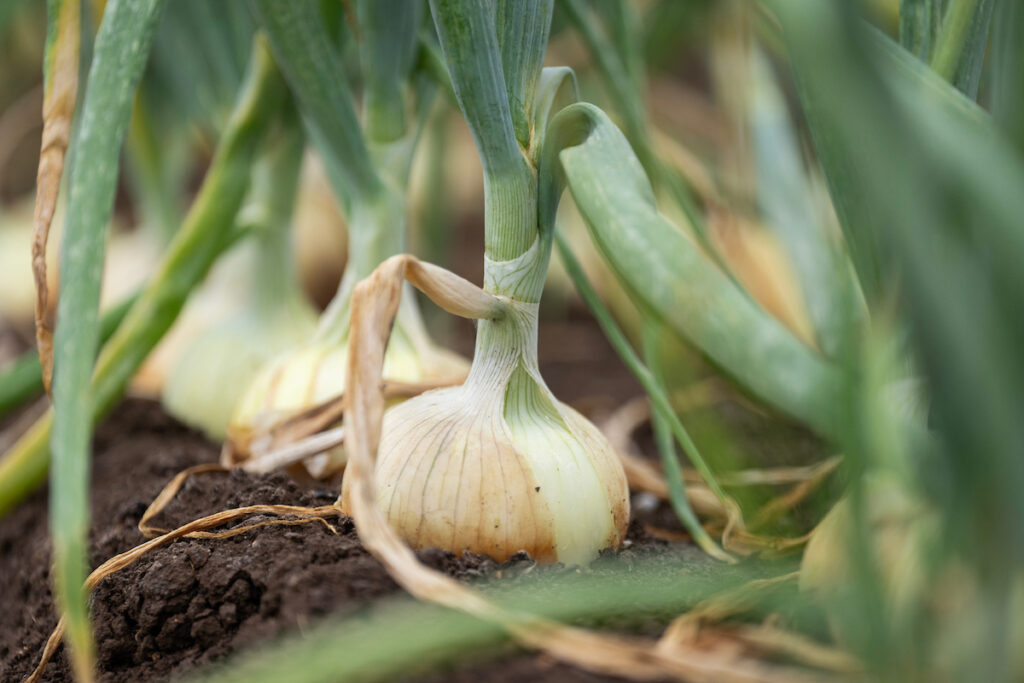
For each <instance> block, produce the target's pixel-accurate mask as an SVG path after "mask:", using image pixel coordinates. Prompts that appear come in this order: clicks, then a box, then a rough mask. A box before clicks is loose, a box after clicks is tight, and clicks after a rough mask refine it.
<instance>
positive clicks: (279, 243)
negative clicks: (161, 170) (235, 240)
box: [240, 116, 305, 313]
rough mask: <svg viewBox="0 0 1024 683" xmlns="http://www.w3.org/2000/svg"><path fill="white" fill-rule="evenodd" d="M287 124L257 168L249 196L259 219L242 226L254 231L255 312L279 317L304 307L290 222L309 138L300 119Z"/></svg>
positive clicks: (252, 216) (255, 217)
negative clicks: (288, 311)
mask: <svg viewBox="0 0 1024 683" xmlns="http://www.w3.org/2000/svg"><path fill="white" fill-rule="evenodd" d="M289 124H290V125H289V127H288V128H287V129H286V130H285V131H283V132H282V137H281V139H280V140H277V141H275V148H274V149H272V150H271V151H270V152H269V153H268V154H267V155H266V156H265V158H261V159H260V163H258V164H257V165H256V167H255V168H254V169H253V179H252V189H251V191H250V193H249V194H250V196H251V197H253V198H254V199H255V202H254V205H253V206H254V207H258V208H257V211H258V214H257V215H251V214H250V215H248V216H246V218H248V219H249V220H248V221H245V222H243V224H242V225H241V226H240V227H243V228H244V227H247V226H246V225H245V223H248V224H249V225H250V226H251V228H250V229H251V230H253V232H254V234H253V241H254V243H255V244H254V246H255V249H256V258H255V261H254V266H253V276H252V277H253V282H252V289H253V295H254V297H255V304H256V309H257V310H260V311H267V312H275V313H276V312H279V311H281V310H292V309H293V308H297V307H300V306H303V305H304V301H303V298H302V292H301V290H300V288H299V285H298V276H297V274H296V270H295V263H294V259H293V258H292V230H291V219H292V212H293V209H294V208H295V196H296V191H297V190H298V184H299V171H300V167H301V164H302V152H303V149H304V148H305V139H304V138H303V136H302V133H301V130H300V129H299V126H298V120H297V117H294V116H292V117H290V120H289ZM247 208H248V207H247ZM246 214H249V212H248V211H246V209H243V210H242V214H241V215H246ZM282 297H284V298H285V301H284V302H282ZM282 303H284V306H282Z"/></svg>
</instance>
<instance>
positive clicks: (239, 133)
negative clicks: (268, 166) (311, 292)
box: [0, 41, 285, 515]
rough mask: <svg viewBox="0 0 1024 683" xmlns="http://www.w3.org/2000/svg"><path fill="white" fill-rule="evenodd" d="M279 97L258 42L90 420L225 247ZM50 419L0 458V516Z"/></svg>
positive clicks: (42, 444)
mask: <svg viewBox="0 0 1024 683" xmlns="http://www.w3.org/2000/svg"><path fill="white" fill-rule="evenodd" d="M284 95H285V92H284V83H283V82H282V81H281V78H280V75H279V73H278V72H277V69H276V68H275V67H274V64H273V61H272V59H271V58H270V55H269V53H268V52H267V50H266V48H265V47H264V45H263V43H262V42H260V41H257V42H256V45H255V47H254V50H253V58H252V64H251V66H250V74H249V77H248V80H247V82H246V85H245V87H244V88H243V90H242V92H241V93H240V95H239V98H238V101H237V104H236V107H235V111H234V113H233V114H232V116H231V119H230V121H229V123H228V125H227V127H226V129H225V131H224V135H223V137H222V138H221V141H220V145H219V146H218V149H217V153H216V154H215V155H214V158H213V162H212V163H211V165H210V169H209V170H208V171H207V174H206V178H205V179H204V180H203V185H202V188H200V191H199V194H198V196H197V197H196V200H195V202H194V203H193V204H192V207H191V209H190V210H189V212H188V215H187V216H186V218H185V222H184V223H183V225H182V227H181V229H180V230H179V231H178V233H177V234H176V236H175V238H174V240H173V241H172V242H171V244H170V245H169V246H168V248H167V252H166V254H165V256H164V259H163V261H162V262H161V264H160V266H159V268H158V270H157V273H156V275H155V276H154V277H153V279H152V280H151V281H150V282H149V283H148V284H147V285H146V287H145V288H144V290H143V291H142V293H141V294H140V295H139V299H138V300H137V301H136V302H135V304H134V305H133V306H132V308H131V310H130V311H129V312H128V314H127V315H126V317H125V319H124V321H123V322H122V323H121V325H120V326H119V327H118V329H117V332H116V333H115V334H114V335H113V336H112V337H111V339H110V341H109V342H108V343H107V344H106V345H105V346H104V347H103V351H102V352H101V353H100V356H99V359H98V360H97V362H96V370H95V373H94V374H93V376H92V386H91V411H92V420H93V421H95V420H98V419H100V418H101V417H103V416H104V415H105V414H106V413H107V412H108V411H109V410H110V408H112V407H113V405H114V404H115V403H116V402H117V400H118V399H119V398H120V396H121V394H122V393H123V391H124V388H125V387H126V386H127V384H128V382H129V381H130V380H131V378H132V376H133V375H134V374H135V371H136V370H137V369H138V368H139V366H140V365H141V364H142V362H143V361H144V360H145V358H146V356H147V355H148V354H149V352H150V351H152V349H153V347H155V346H156V344H157V343H158V342H159V341H160V339H161V338H162V337H163V335H164V333H166V332H167V330H168V329H169V328H170V327H171V325H172V324H173V323H174V321H175V320H176V319H177V316H178V314H179V313H180V312H181V309H182V307H183V306H184V304H185V300H186V299H187V297H188V294H189V292H191V290H192V289H193V288H194V287H195V286H196V285H197V284H198V283H199V282H201V281H202V279H203V278H204V277H205V276H206V273H207V272H208V271H209V269H210V266H211V265H212V264H213V263H214V261H215V260H216V259H217V257H218V256H219V255H220V254H221V253H222V252H223V251H224V250H225V249H226V248H227V247H228V246H230V245H231V243H232V241H233V239H234V237H235V231H234V220H235V216H236V214H237V213H238V209H239V207H240V206H241V204H242V200H243V199H244V197H245V193H246V191H247V189H248V187H249V168H250V166H251V164H252V160H253V158H254V156H255V153H256V150H257V148H258V146H259V143H260V141H261V139H262V137H263V133H264V131H265V130H266V128H267V126H268V124H269V123H270V121H271V119H272V117H273V116H274V115H275V114H276V113H277V111H278V109H279V107H280V105H281V102H282V101H283V98H284ZM52 420H53V415H52V413H51V412H48V413H46V415H44V416H43V417H41V418H40V419H39V421H38V422H37V423H36V424H35V425H34V426H33V427H32V429H31V430H29V432H28V433H26V434H25V435H24V436H23V437H22V438H21V439H19V441H18V442H17V443H16V444H15V445H14V446H13V447H12V448H11V450H10V451H9V452H8V453H6V454H5V455H4V458H3V460H0V515H3V514H6V513H7V511H9V510H10V509H11V508H12V507H14V506H15V505H17V503H18V502H19V501H21V500H22V499H23V498H24V497H25V496H26V495H28V494H29V493H31V492H32V491H33V490H34V489H35V488H36V487H38V486H39V484H41V483H42V481H43V479H44V477H45V474H46V468H47V456H48V452H47V440H48V438H49V431H50V427H51V424H52Z"/></svg>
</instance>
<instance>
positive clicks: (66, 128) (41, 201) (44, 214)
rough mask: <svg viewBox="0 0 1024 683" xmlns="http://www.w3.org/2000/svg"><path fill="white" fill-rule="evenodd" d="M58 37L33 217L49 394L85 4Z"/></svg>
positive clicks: (65, 12) (66, 17)
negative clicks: (64, 184)
mask: <svg viewBox="0 0 1024 683" xmlns="http://www.w3.org/2000/svg"><path fill="white" fill-rule="evenodd" d="M58 12H59V14H58V16H57V20H56V25H57V27H56V37H55V39H54V41H53V44H52V45H51V46H48V49H51V50H52V53H51V54H50V55H49V62H48V64H49V70H50V72H49V73H48V74H46V90H45V92H44V93H43V137H42V144H41V145H40V150H39V170H38V172H37V173H36V205H35V211H34V213H33V215H32V276H33V277H34V278H35V281H36V306H35V321H36V346H37V347H38V349H39V362H40V364H41V365H42V373H43V386H44V387H45V388H46V392H47V393H49V392H50V380H51V378H52V377H53V321H52V313H51V311H50V308H49V306H48V302H49V300H50V293H49V287H48V285H47V282H46V243H47V241H48V239H49V236H50V224H51V223H52V222H53V214H54V212H55V211H56V210H57V195H58V194H59V192H60V179H61V175H62V174H63V172H64V157H65V153H66V152H67V149H68V143H69V142H70V140H71V117H72V116H73V114H74V111H75V98H76V97H77V94H78V52H79V42H80V31H81V22H82V17H81V3H78V2H62V3H60V9H59V10H58Z"/></svg>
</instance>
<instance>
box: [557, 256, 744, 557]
mask: <svg viewBox="0 0 1024 683" xmlns="http://www.w3.org/2000/svg"><path fill="white" fill-rule="evenodd" d="M563 244H564V242H563V241H560V242H559V253H564V252H567V251H568V248H566V247H563ZM575 265H576V267H577V268H579V264H575ZM579 273H580V275H581V276H582V278H584V279H585V278H586V275H584V274H583V273H582V271H579ZM577 279H578V278H576V277H574V278H573V282H574V283H576V282H577ZM586 286H587V287H590V283H589V282H587V283H586ZM576 288H577V290H579V284H577V285H576ZM598 305H602V304H600V299H598ZM593 310H594V309H593V306H591V311H593ZM620 334H621V332H620ZM661 334H662V330H661V328H660V327H659V326H658V325H656V324H654V323H648V324H646V325H644V332H643V336H644V340H643V345H644V360H645V361H647V368H648V369H649V371H650V375H651V378H652V379H653V381H654V383H655V385H656V386H657V388H658V390H659V391H660V392H661V393H662V394H664V395H665V396H668V393H667V392H666V390H665V377H664V375H663V374H662V371H661V366H660V363H659V361H658V345H659V342H658V340H659V338H660V336H661ZM605 335H606V336H608V334H607V332H606V333H605ZM680 424H682V423H680ZM651 428H652V429H653V430H654V443H655V445H656V446H657V447H658V455H659V457H660V458H661V465H662V468H663V470H664V472H665V483H666V484H667V485H668V493H669V500H670V501H671V503H672V509H673V510H674V511H675V513H676V517H678V518H679V521H680V522H682V523H683V527H684V528H685V529H686V530H687V531H689V532H690V536H691V537H692V538H693V540H694V542H695V543H696V544H697V545H698V546H700V547H701V548H702V549H703V550H704V552H706V553H707V554H708V555H711V556H712V557H714V558H715V559H717V560H723V561H726V562H728V561H732V560H733V558H732V557H730V556H729V555H728V554H727V553H725V552H724V551H723V550H722V549H721V548H720V547H718V544H717V543H715V542H714V541H713V540H712V539H711V536H709V535H708V532H707V531H705V530H704V527H703V526H701V524H700V521H699V520H698V519H697V515H696V514H695V513H694V512H693V508H691V507H690V501H689V498H687V496H686V484H685V483H684V482H683V467H682V465H680V464H679V458H678V457H677V455H676V445H675V441H674V440H673V436H674V435H673V433H672V424H671V423H670V420H668V419H666V418H665V415H664V413H663V412H662V411H661V410H654V411H652V412H651ZM694 448H695V450H696V446H694ZM698 457H700V456H699V454H698ZM709 471H710V470H709ZM702 474H703V472H702ZM713 481H714V480H713ZM715 483H716V485H717V482H715Z"/></svg>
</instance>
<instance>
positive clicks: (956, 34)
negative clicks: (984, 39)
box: [931, 0, 985, 82]
mask: <svg viewBox="0 0 1024 683" xmlns="http://www.w3.org/2000/svg"><path fill="white" fill-rule="evenodd" d="M983 2H985V0H953V2H952V4H951V5H950V6H949V8H948V9H947V10H946V16H945V17H943V20H942V30H941V31H940V32H939V37H938V41H937V43H936V45H935V54H934V55H933V56H932V61H931V67H932V69H933V70H934V71H935V73H937V74H939V75H940V76H942V77H943V78H944V79H946V80H947V81H949V82H953V77H954V76H956V72H957V68H958V66H959V64H960V59H961V55H962V54H963V51H964V46H965V44H966V43H967V37H968V34H969V32H970V29H971V23H972V22H973V21H974V15H975V12H976V11H977V9H978V6H979V5H980V4H982V3H983Z"/></svg>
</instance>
